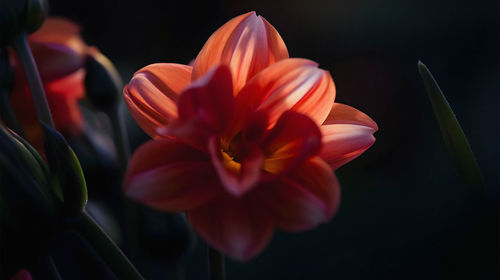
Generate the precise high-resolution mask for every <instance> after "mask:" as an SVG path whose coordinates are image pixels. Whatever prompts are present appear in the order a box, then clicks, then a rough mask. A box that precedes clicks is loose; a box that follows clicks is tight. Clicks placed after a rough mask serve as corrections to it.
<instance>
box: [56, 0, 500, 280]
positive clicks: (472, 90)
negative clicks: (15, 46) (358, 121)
mask: <svg viewBox="0 0 500 280" xmlns="http://www.w3.org/2000/svg"><path fill="white" fill-rule="evenodd" d="M49 3H50V4H51V10H50V11H51V14H52V15H58V16H64V17H67V18H70V19H72V20H74V21H76V22H78V23H80V24H81V25H82V27H83V37H84V39H85V40H86V42H87V43H88V44H89V45H95V46H97V47H98V48H99V49H100V50H101V51H102V52H103V53H104V54H105V55H107V56H108V57H109V58H110V59H111V60H112V61H113V62H114V63H115V65H116V66H117V68H118V69H119V71H120V72H121V74H122V77H123V80H124V81H125V82H127V81H128V80H129V79H130V77H131V76H132V74H133V73H134V72H135V71H136V70H138V69H140V68H142V67H143V66H146V65H148V64H151V63H156V62H177V63H184V64H187V63H189V61H190V60H191V59H193V58H194V57H195V56H196V55H197V53H198V51H199V50H200V49H201V47H202V46H203V44H204V42H205V41H206V40H207V39H208V37H209V36H210V35H211V34H212V32H214V31H215V30H216V29H217V28H218V27H220V26H221V25H222V24H223V23H225V22H226V21H228V20H229V19H231V18H232V17H235V16H237V15H240V14H242V13H245V12H247V11H251V10H255V11H256V12H257V13H258V14H260V15H262V16H263V17H265V18H266V19H267V20H268V21H269V22H271V24H273V25H274V26H275V27H276V29H277V30H278V32H279V33H280V34H281V36H282V37H283V39H284V41H285V43H286V44H287V47H288V50H289V53H290V56H291V57H304V58H309V59H312V60H314V61H317V62H319V64H320V67H321V68H323V69H327V70H329V71H330V72H331V73H332V75H333V78H334V81H335V83H336V87H337V101H339V102H342V103H346V104H349V105H351V106H354V107H356V108H358V109H361V110H362V111H364V112H366V113H367V114H368V115H369V116H371V117H372V118H373V119H374V120H375V121H376V122H377V123H378V125H379V127H380V130H379V131H378V132H377V134H376V137H377V142H376V143H375V144H374V146H373V147H372V148H371V149H369V150H368V151H367V152H366V153H365V154H364V155H363V156H361V157H360V158H358V159H357V160H355V161H353V162H352V163H350V164H348V165H346V166H345V167H343V168H341V169H340V170H338V171H337V175H338V177H339V180H340V182H341V186H342V192H343V197H342V203H341V207H340V210H339V212H338V214H337V216H336V217H334V219H333V220H332V221H331V222H330V223H328V224H325V225H322V226H320V227H318V228H317V229H314V230H311V231H307V232H304V233H281V232H277V233H276V235H275V237H274V239H273V241H272V243H271V244H270V245H269V246H268V247H267V249H266V250H265V251H264V252H263V253H262V254H261V255H259V256H257V257H256V258H255V259H253V260H252V261H250V262H248V263H238V262H233V261H228V262H227V275H228V279H338V280H340V279H498V273H499V257H498V254H499V244H498V229H499V228H498V221H499V219H498V213H499V209H498V186H499V176H498V172H499V170H500V169H499V145H498V144H499V143H500V141H499V114H498V108H499V105H500V104H499V92H500V91H499V77H500V73H499V72H500V71H499V62H500V57H499V50H500V49H499V47H500V45H499V34H500V30H499V26H500V22H499V17H498V15H499V11H500V9H499V8H500V7H499V2H498V1H494V0H491V1H457V0H441V1H431V0H419V1H396V0H387V1H383V0H356V1H355V0H338V1H320V0H308V1H298V0H290V1H270V0H255V1H251V2H250V1H248V2H244V1H230V0H225V1H204V2H194V1H190V0H181V1H153V0H135V1H132V0H122V1H105V0H85V1H84V0H81V1H66V0H49ZM418 60H422V61H423V62H424V63H425V64H426V65H427V66H428V67H429V68H430V70H431V71H432V72H433V74H434V76H435V77H436V79H437V81H438V82H439V84H440V86H441V88H442V89H443V91H444V93H445V94H446V96H447V98H448V101H449V102H450V104H451V106H452V107H453V109H454V111H455V113H456V115H457V118H458V120H459V121H460V122H461V124H462V127H463V129H464V131H465V133H466V135H467V136H468V138H469V141H470V144H471V146H472V149H473V150H474V152H475V154H476V157H477V160H478V162H479V165H480V167H481V169H482V171H483V173H484V177H485V180H486V185H487V191H486V194H482V193H478V192H475V191H473V190H470V189H467V188H464V187H462V186H461V185H460V183H459V181H458V180H457V178H456V174H455V173H454V169H453V166H452V165H451V162H450V160H449V159H448V157H447V154H446V150H445V147H444V144H443V141H442V139H441V137H440V132H439V129H438V126H437V123H436V121H435V118H434V115H433V112H432V110H431V106H430V103H429V101H428V99H427V96H426V93H425V91H424V88H423V85H422V82H421V80H420V77H419V75H418V71H417V61H418ZM132 132H134V131H132ZM205 257H206V246H205V244H204V242H203V241H202V240H200V239H198V240H197V242H196V244H195V246H194V249H193V250H192V251H190V253H188V254H187V255H186V257H185V259H184V264H183V266H184V274H185V278H186V279H207V278H206V276H205V275H206V270H207V265H206V260H205ZM164 263H166V262H164V261H163V260H162V258H161V257H160V258H159V257H156V258H151V260H150V262H149V264H148V265H145V264H142V265H139V267H140V269H141V270H142V271H143V272H144V274H145V276H146V278H148V279H162V277H163V276H162V275H164V274H165V272H164V271H163V270H162V269H161V268H162V267H163V265H164Z"/></svg>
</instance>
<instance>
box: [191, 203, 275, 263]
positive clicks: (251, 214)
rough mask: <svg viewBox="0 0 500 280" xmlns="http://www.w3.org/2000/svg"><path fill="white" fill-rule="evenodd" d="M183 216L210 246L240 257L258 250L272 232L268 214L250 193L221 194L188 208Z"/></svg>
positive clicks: (246, 256)
mask: <svg viewBox="0 0 500 280" xmlns="http://www.w3.org/2000/svg"><path fill="white" fill-rule="evenodd" d="M187 216H188V219H189V221H190V223H191V225H192V226H193V228H194V230H195V231H196V232H197V233H198V234H199V235H200V236H201V237H203V238H204V239H205V240H206V241H207V243H208V244H209V245H210V246H212V247H214V248H215V249H217V250H219V251H221V252H223V253H224V254H226V255H228V256H229V257H231V258H234V259H237V260H240V261H245V260H248V259H250V258H252V257H254V256H255V255H257V254H258V253H260V252H261V251H262V250H263V249H264V248H265V247H266V245H267V244H268V243H269V241H270V240H271V237H272V234H273V223H272V216H271V215H269V213H266V212H265V210H264V209H263V207H262V204H261V203H260V202H259V201H257V200H255V198H254V197H252V196H250V195H247V196H245V197H243V198H241V199H239V198H234V197H230V196H222V197H220V198H219V199H216V200H214V201H212V202H209V203H207V204H205V205H203V206H201V207H198V208H195V209H192V210H189V211H188V212H187Z"/></svg>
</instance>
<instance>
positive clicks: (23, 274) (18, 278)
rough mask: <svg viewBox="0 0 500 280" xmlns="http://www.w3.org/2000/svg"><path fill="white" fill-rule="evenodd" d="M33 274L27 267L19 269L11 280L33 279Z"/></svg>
mask: <svg viewBox="0 0 500 280" xmlns="http://www.w3.org/2000/svg"><path fill="white" fill-rule="evenodd" d="M31 279H32V278H31V274H30V273H29V272H28V271H27V270H26V269H21V270H19V271H18V272H17V273H16V274H14V275H13V276H12V277H11V278H10V280H31Z"/></svg>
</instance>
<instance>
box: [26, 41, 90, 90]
mask: <svg viewBox="0 0 500 280" xmlns="http://www.w3.org/2000/svg"><path fill="white" fill-rule="evenodd" d="M82 43H83V42H82ZM30 47H31V50H32V52H33V57H34V58H35V61H36V65H37V67H38V71H39V72H40V77H41V79H42V81H44V82H49V81H52V80H54V79H58V78H61V77H64V76H66V75H69V74H71V73H74V72H75V71H77V70H78V69H81V68H83V66H84V63H85V56H84V54H82V53H78V52H76V51H75V50H73V49H71V48H69V47H68V46H65V45H61V44H54V43H46V42H43V43H42V42H30ZM17 63H19V62H17V61H16V64H17ZM19 65H20V63H19Z"/></svg>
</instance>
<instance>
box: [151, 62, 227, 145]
mask: <svg viewBox="0 0 500 280" xmlns="http://www.w3.org/2000/svg"><path fill="white" fill-rule="evenodd" d="M177 107H178V118H177V119H176V120H175V121H174V122H172V124H171V125H169V126H168V127H166V129H162V130H161V132H162V133H163V134H165V135H169V136H174V137H177V138H179V139H181V140H183V141H185V142H187V143H189V144H191V145H193V146H195V147H197V148H199V149H201V150H206V148H207V146H206V145H207V143H208V139H209V138H210V137H211V136H213V135H216V134H220V133H222V132H223V131H224V130H225V129H226V128H227V127H228V125H229V123H230V122H231V121H232V119H233V115H234V98H233V94H232V82H231V72H230V71H229V68H228V67H227V66H224V65H221V66H218V67H214V68H212V69H211V70H210V71H209V72H208V73H207V74H206V75H205V76H203V77H202V78H200V79H199V80H197V81H196V82H194V83H192V84H191V85H190V86H189V87H188V88H187V89H186V90H184V91H183V93H182V94H181V96H180V97H179V101H178V103H177Z"/></svg>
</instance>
